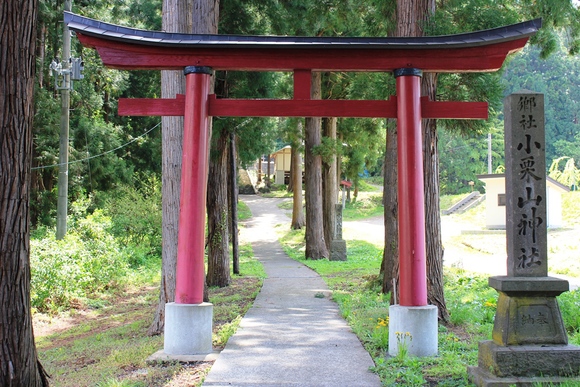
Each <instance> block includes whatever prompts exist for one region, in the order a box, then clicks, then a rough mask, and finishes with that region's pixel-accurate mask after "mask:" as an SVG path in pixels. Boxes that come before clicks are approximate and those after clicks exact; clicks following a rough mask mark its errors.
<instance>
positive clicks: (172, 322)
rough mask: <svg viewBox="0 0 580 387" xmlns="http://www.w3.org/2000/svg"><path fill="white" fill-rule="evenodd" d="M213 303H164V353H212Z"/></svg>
mask: <svg viewBox="0 0 580 387" xmlns="http://www.w3.org/2000/svg"><path fill="white" fill-rule="evenodd" d="M212 322H213V305H212V304H210V303H209V302H203V303H201V304H176V303H175V302H170V303H167V304H165V334H164V345H163V347H164V348H163V352H164V354H165V355H202V354H209V353H212Z"/></svg>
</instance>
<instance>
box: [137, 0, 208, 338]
mask: <svg viewBox="0 0 580 387" xmlns="http://www.w3.org/2000/svg"><path fill="white" fill-rule="evenodd" d="M218 14H219V0H163V15H162V17H163V30H164V31H166V32H183V33H188V32H192V33H200V34H201V33H217V21H218ZM184 92H185V77H184V75H183V71H161V97H162V98H175V95H176V94H183V93H184ZM162 124H163V125H162V126H163V129H162V141H161V144H162V145H161V147H162V152H161V153H162V161H161V170H162V176H161V183H162V189H161V191H162V192H161V195H162V212H163V220H162V223H163V224H162V239H163V249H162V264H161V286H160V292H159V304H158V305H157V310H156V312H155V316H154V319H153V323H152V324H151V326H150V327H149V330H148V331H147V333H148V334H149V335H158V334H161V333H162V332H163V328H164V324H165V303H167V302H173V300H174V299H175V269H176V266H177V235H178V227H179V195H180V187H181V184H180V183H181V150H182V142H183V117H162Z"/></svg>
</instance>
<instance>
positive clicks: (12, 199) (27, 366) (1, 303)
mask: <svg viewBox="0 0 580 387" xmlns="http://www.w3.org/2000/svg"><path fill="white" fill-rule="evenodd" d="M36 14H37V2H36V1H34V0H18V1H17V0H10V1H2V2H0V31H2V33H1V43H0V58H2V59H1V63H2V65H1V66H0V111H1V112H2V113H0V125H1V126H0V385H2V386H6V387H20V386H27V387H28V386H48V380H47V375H46V373H45V372H44V370H43V368H42V366H41V364H40V362H39V361H38V355H37V352H36V346H35V344H34V333H33V330H32V313H31V310H30V219H29V201H30V167H31V162H32V120H33V117H34V111H33V108H34V105H33V96H34V75H35V70H36V57H35V52H36V50H35V49H36Z"/></svg>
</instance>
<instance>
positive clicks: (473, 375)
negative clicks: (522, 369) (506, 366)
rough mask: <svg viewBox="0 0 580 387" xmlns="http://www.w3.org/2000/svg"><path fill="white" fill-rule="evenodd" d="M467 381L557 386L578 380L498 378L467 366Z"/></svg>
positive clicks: (488, 386) (490, 385)
mask: <svg viewBox="0 0 580 387" xmlns="http://www.w3.org/2000/svg"><path fill="white" fill-rule="evenodd" d="M467 373H468V374H469V381H470V382H472V383H473V384H475V385H476V386H478V387H514V386H515V387H535V386H543V385H545V386H558V385H559V384H564V383H571V382H578V378H566V377H561V376H541V377H515V376H511V377H505V378H500V377H498V376H495V375H494V374H492V373H491V372H489V371H486V370H484V369H481V368H479V367H467Z"/></svg>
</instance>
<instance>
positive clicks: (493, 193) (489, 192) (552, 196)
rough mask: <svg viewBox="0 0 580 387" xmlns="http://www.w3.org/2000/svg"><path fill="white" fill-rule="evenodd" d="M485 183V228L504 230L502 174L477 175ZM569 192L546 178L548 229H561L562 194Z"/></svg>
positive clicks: (504, 197)
mask: <svg viewBox="0 0 580 387" xmlns="http://www.w3.org/2000/svg"><path fill="white" fill-rule="evenodd" d="M477 178H478V179H479V180H481V181H482V182H484V183H485V191H486V193H485V206H486V209H485V227H486V228H488V229H498V230H504V229H505V225H506V212H505V211H506V196H505V193H506V189H505V188H506V186H505V175H504V174H492V175H478V176H477ZM568 191H570V189H569V188H568V187H566V186H565V185H563V184H561V183H558V182H557V181H556V180H554V179H552V178H551V177H546V204H547V211H548V223H547V226H548V228H558V227H562V226H563V224H562V194H563V193H565V192H568Z"/></svg>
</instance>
